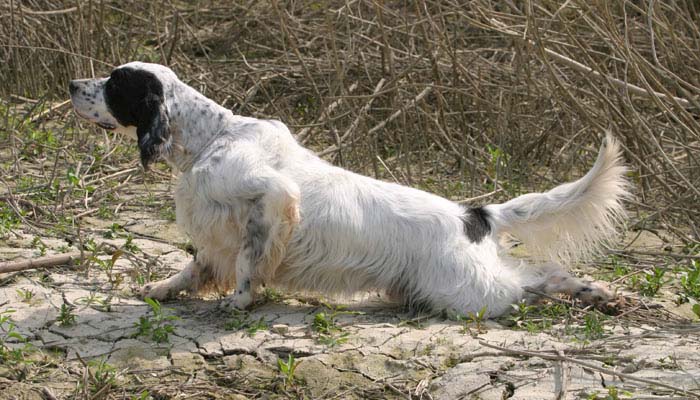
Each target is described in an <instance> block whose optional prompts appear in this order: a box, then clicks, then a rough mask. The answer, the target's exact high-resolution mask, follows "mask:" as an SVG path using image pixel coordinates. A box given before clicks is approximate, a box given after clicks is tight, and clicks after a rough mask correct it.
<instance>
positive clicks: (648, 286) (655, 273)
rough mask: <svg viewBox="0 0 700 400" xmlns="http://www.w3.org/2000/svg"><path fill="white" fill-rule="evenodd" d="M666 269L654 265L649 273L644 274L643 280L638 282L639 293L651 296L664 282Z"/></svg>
mask: <svg viewBox="0 0 700 400" xmlns="http://www.w3.org/2000/svg"><path fill="white" fill-rule="evenodd" d="M665 274H666V270H665V269H662V268H659V267H654V269H653V270H652V271H651V273H646V274H644V280H643V281H641V282H640V283H639V293H640V294H642V295H643V296H648V297H653V296H655V295H656V293H658V291H659V289H661V286H663V284H664V283H665V282H664V280H663V278H664V275H665Z"/></svg>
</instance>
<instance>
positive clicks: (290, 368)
mask: <svg viewBox="0 0 700 400" xmlns="http://www.w3.org/2000/svg"><path fill="white" fill-rule="evenodd" d="M300 363H301V361H297V360H295V359H294V355H293V354H292V353H289V355H288V356H287V361H284V360H283V359H281V358H279V359H277V367H278V368H279V371H280V372H281V373H282V378H283V379H284V385H285V386H288V385H294V383H295V380H296V377H295V376H294V373H295V371H296V369H297V367H298V366H299V364H300Z"/></svg>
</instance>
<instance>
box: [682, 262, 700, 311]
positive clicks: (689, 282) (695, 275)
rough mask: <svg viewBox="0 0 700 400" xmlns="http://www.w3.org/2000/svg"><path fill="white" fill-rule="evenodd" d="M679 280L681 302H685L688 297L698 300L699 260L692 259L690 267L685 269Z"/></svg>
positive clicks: (699, 287) (699, 286) (699, 298)
mask: <svg viewBox="0 0 700 400" xmlns="http://www.w3.org/2000/svg"><path fill="white" fill-rule="evenodd" d="M680 282H681V290H682V293H681V294H680V296H681V300H682V301H681V302H683V303H685V302H687V301H688V299H689V298H693V299H695V300H700V261H698V260H693V267H692V269H688V270H686V271H685V274H684V275H683V276H681V278H680Z"/></svg>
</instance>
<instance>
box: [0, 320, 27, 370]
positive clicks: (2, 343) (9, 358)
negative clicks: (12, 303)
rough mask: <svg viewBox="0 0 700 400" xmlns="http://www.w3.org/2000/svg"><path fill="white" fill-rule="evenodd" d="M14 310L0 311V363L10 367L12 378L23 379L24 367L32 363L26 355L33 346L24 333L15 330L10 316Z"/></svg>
mask: <svg viewBox="0 0 700 400" xmlns="http://www.w3.org/2000/svg"><path fill="white" fill-rule="evenodd" d="M14 312H15V310H12V309H6V310H3V311H0V365H5V366H8V367H10V371H11V373H12V375H13V376H14V378H15V379H17V380H23V379H24V377H25V375H26V368H25V367H26V366H28V365H30V364H32V363H33V361H31V360H30V359H29V358H28V357H29V355H30V353H32V352H33V351H35V348H34V346H32V345H31V343H29V342H28V340H27V338H26V337H25V336H24V335H22V334H20V333H19V332H17V328H16V325H15V323H14V321H12V318H11V315H12V313H14ZM10 343H12V344H10Z"/></svg>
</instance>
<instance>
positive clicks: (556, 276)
mask: <svg viewBox="0 0 700 400" xmlns="http://www.w3.org/2000/svg"><path fill="white" fill-rule="evenodd" d="M545 268H546V272H545V274H544V279H543V280H542V281H541V282H540V283H539V284H537V285H533V286H531V288H532V289H535V291H539V292H542V293H545V294H557V293H563V294H567V295H569V296H571V297H573V298H575V299H578V300H580V301H582V302H583V303H586V304H594V305H595V304H602V303H605V302H608V301H610V300H612V299H613V298H614V296H615V294H614V293H613V292H612V291H611V290H610V289H609V288H608V287H607V285H605V284H603V283H601V282H595V281H585V280H582V279H579V278H577V277H575V276H573V275H570V274H569V273H568V272H566V271H565V270H563V269H562V268H560V267H558V266H553V265H550V266H547V267H545Z"/></svg>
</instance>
